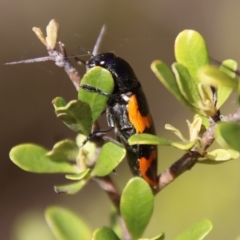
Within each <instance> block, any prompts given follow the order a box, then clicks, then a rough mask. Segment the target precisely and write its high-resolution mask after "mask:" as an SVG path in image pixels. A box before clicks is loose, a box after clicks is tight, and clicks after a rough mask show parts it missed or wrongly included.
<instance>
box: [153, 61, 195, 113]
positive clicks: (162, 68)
mask: <svg viewBox="0 0 240 240" xmlns="http://www.w3.org/2000/svg"><path fill="white" fill-rule="evenodd" d="M151 69H152V71H153V72H154V73H155V75H156V77H157V78H158V79H159V80H160V82H161V83H162V84H163V85H164V86H165V87H166V88H167V90H168V91H169V92H171V93H172V94H173V95H174V96H175V97H176V98H177V100H178V101H179V102H181V103H182V104H183V105H184V106H186V107H188V108H190V109H191V110H192V111H195V108H193V107H192V105H190V104H189V102H188V101H187V100H186V99H185V98H184V97H183V96H182V94H181V92H180V90H179V87H178V85H177V82H176V79H175V76H174V74H173V72H172V71H171V70H170V69H169V67H168V66H167V65H166V64H165V63H164V62H162V61H159V60H156V61H154V62H153V63H152V64H151Z"/></svg>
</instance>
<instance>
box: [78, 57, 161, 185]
mask: <svg viewBox="0 0 240 240" xmlns="http://www.w3.org/2000/svg"><path fill="white" fill-rule="evenodd" d="M95 66H100V67H102V68H105V69H107V70H108V71H109V72H110V73H111V74H112V76H113V79H114V90H113V92H112V93H111V94H107V93H104V92H102V91H101V90H99V89H96V88H94V87H91V86H89V85H82V86H81V87H82V88H83V89H85V90H88V91H93V92H99V93H100V94H103V95H107V96H108V97H109V100H108V103H107V108H106V116H107V123H108V126H109V127H110V128H115V132H116V135H117V139H118V141H119V142H121V143H122V144H123V145H124V146H125V148H126V150H127V158H128V162H129V165H130V168H131V170H132V172H133V174H134V175H138V176H141V177H142V178H144V179H145V180H146V181H147V182H148V183H149V184H150V186H151V187H153V188H156V187H157V185H158V181H157V147H156V146H155V145H133V146H130V145H129V144H128V138H129V137H130V136H132V135H133V134H136V133H150V134H155V129H154V124H153V121H152V117H151V114H150V112H149V108H148V104H147V100H146V97H145V95H144V93H143V91H142V88H141V84H140V82H139V81H138V79H137V77H136V75H135V73H134V71H133V69H132V67H131V66H130V65H129V64H128V63H127V62H126V61H125V60H124V59H122V58H120V57H117V56H116V55H115V54H113V53H111V52H105V53H100V54H98V55H96V56H92V58H91V59H90V60H89V61H87V62H86V67H87V69H91V68H93V67H95Z"/></svg>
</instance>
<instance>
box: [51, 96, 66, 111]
mask: <svg viewBox="0 0 240 240" xmlns="http://www.w3.org/2000/svg"><path fill="white" fill-rule="evenodd" d="M52 104H53V107H54V109H55V110H57V109H58V108H60V107H65V106H66V105H67V102H66V100H65V99H64V98H62V97H56V98H54V99H53V100H52Z"/></svg>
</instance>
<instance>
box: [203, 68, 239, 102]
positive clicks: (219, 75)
mask: <svg viewBox="0 0 240 240" xmlns="http://www.w3.org/2000/svg"><path fill="white" fill-rule="evenodd" d="M198 77H199V79H201V81H202V82H203V83H205V84H208V85H210V86H213V87H216V88H217V87H218V86H220V85H221V86H224V87H229V88H232V89H237V88H238V80H237V79H236V78H232V77H230V76H229V75H228V74H226V73H225V72H222V71H220V70H219V69H218V68H217V67H215V66H212V65H209V66H204V67H202V68H201V69H200V70H199V72H198ZM220 103H221V101H220Z"/></svg>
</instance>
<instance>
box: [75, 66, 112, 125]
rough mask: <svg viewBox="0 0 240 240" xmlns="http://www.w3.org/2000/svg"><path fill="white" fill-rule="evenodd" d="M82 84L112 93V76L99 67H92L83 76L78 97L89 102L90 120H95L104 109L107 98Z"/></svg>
mask: <svg viewBox="0 0 240 240" xmlns="http://www.w3.org/2000/svg"><path fill="white" fill-rule="evenodd" d="M84 84H87V85H90V86H92V87H95V88H97V89H100V90H102V91H104V92H105V93H112V91H113V88H114V82H113V78H112V75H111V73H110V72H109V71H108V70H106V69H104V68H101V67H93V68H91V69H90V70H89V71H88V72H87V73H86V74H85V75H84V76H83V79H82V81H81V85H80V89H79V92H78V99H79V100H81V101H83V102H86V103H88V104H89V106H90V108H91V112H92V122H95V121H96V120H97V119H98V117H99V116H100V115H101V113H102V112H103V110H104V109H105V107H106V103H107V101H108V99H109V98H108V97H107V96H103V95H102V94H99V93H96V92H90V91H87V90H85V89H83V88H82V87H81V86H83V85H84Z"/></svg>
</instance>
